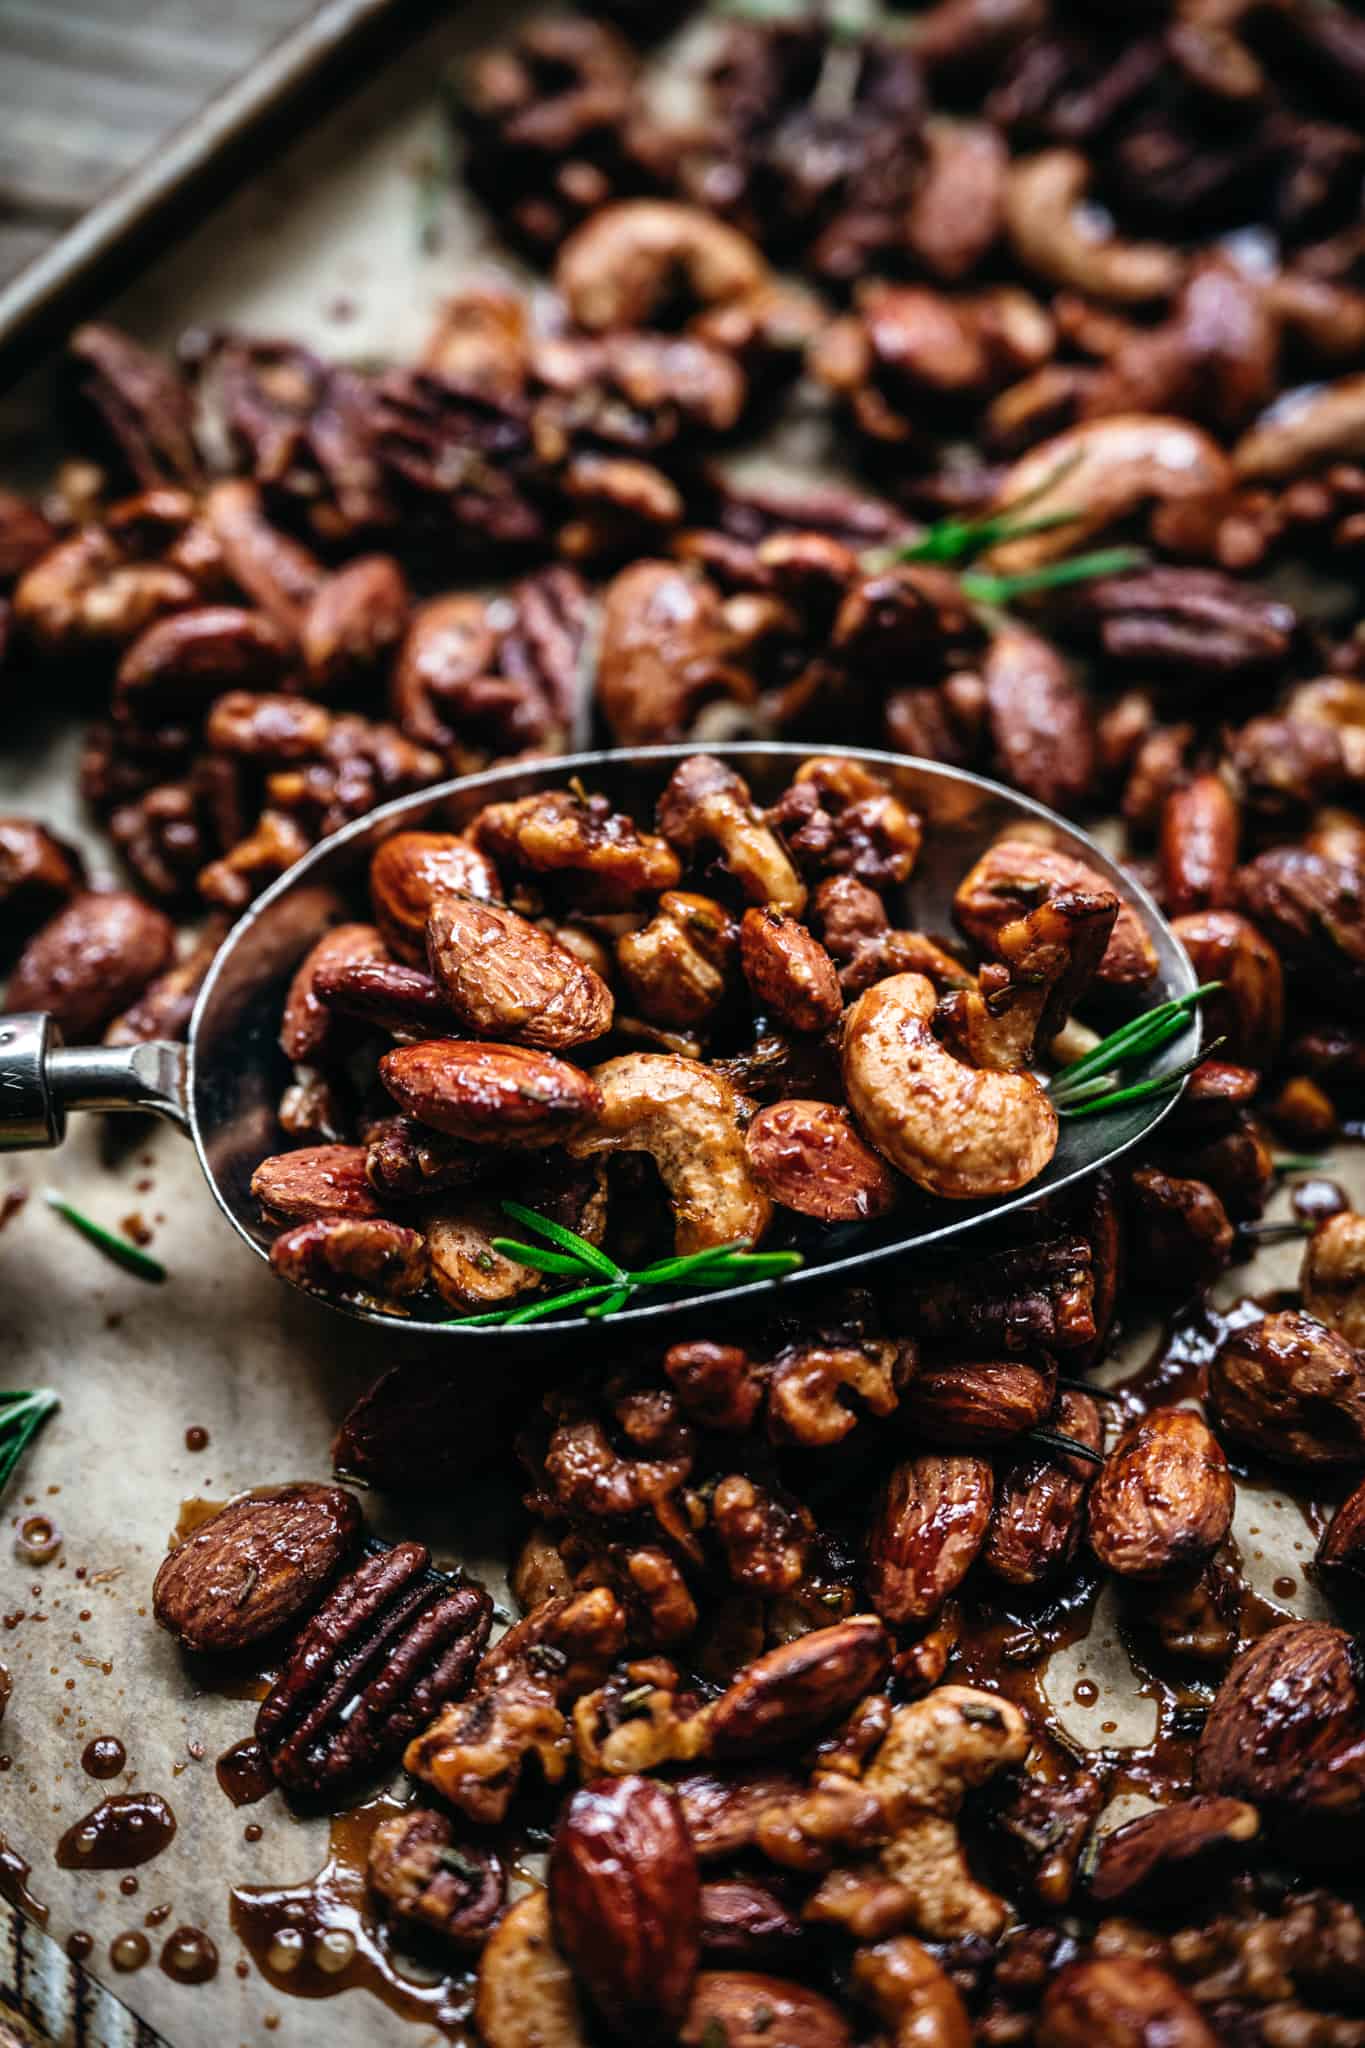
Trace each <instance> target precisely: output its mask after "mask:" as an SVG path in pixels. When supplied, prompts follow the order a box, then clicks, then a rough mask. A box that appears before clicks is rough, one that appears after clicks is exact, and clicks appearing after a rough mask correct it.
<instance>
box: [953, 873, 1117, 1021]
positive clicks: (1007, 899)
mask: <svg viewBox="0 0 1365 2048" xmlns="http://www.w3.org/2000/svg"><path fill="white" fill-rule="evenodd" d="M1068 890H1078V891H1080V892H1081V893H1082V894H1085V895H1107V894H1109V893H1111V890H1110V884H1109V883H1108V881H1107V880H1106V879H1105V877H1104V876H1103V875H1102V874H1100V873H1099V872H1098V870H1096V869H1095V868H1091V867H1087V866H1086V864H1085V862H1084V861H1081V860H1077V859H1076V858H1075V856H1074V855H1073V854H1069V853H1063V852H1061V851H1060V850H1059V849H1058V848H1056V847H1051V846H1036V845H1034V844H1033V843H1032V841H1030V840H1025V839H999V840H997V841H996V843H995V845H994V846H992V847H990V848H989V849H988V850H987V851H986V852H985V853H984V854H983V855H982V856H981V858H980V860H979V861H978V862H977V863H976V866H975V867H974V868H972V869H971V871H970V872H969V873H968V874H967V875H965V876H964V877H963V879H962V881H961V882H960V883H959V884H958V888H957V893H956V895H955V896H954V897H953V915H954V916H955V918H956V919H957V922H958V923H959V924H960V925H961V927H962V929H963V931H964V932H966V934H967V936H968V938H969V939H971V940H972V941H973V942H974V943H975V944H976V945H977V946H979V947H980V948H981V950H982V952H983V953H993V952H994V951H995V944H996V940H997V938H998V936H999V934H1000V932H1001V930H1002V929H1003V928H1004V927H1005V926H1007V925H1009V924H1012V923H1014V922H1015V921H1016V920H1018V919H1019V918H1020V917H1022V916H1024V915H1025V914H1026V913H1027V912H1028V911H1030V910H1032V909H1034V908H1035V907H1036V905H1037V904H1039V903H1040V902H1043V901H1045V900H1046V899H1047V898H1048V897H1050V896H1055V895H1060V894H1062V893H1063V892H1065V891H1068ZM1156 970H1157V957H1156V948H1155V947H1154V946H1153V944H1152V941H1151V939H1150V938H1149V937H1148V935H1147V931H1146V929H1145V927H1144V925H1143V923H1142V920H1141V918H1140V917H1139V916H1138V914H1137V912H1136V910H1134V908H1133V906H1132V904H1131V903H1126V902H1123V901H1122V900H1120V904H1119V914H1118V916H1117V918H1116V919H1115V921H1114V928H1113V931H1112V932H1111V934H1110V937H1109V944H1108V946H1107V947H1106V948H1105V952H1104V958H1103V959H1102V960H1101V962H1100V965H1099V968H1098V969H1097V971H1096V977H1095V978H1096V980H1097V981H1098V982H1099V983H1100V984H1101V985H1102V986H1103V987H1105V988H1113V989H1123V990H1140V989H1143V988H1145V987H1146V986H1147V984H1148V983H1149V982H1150V981H1151V979H1152V977H1153V975H1154V974H1155V973H1156Z"/></svg>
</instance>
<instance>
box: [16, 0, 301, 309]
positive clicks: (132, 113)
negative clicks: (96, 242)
mask: <svg viewBox="0 0 1365 2048" xmlns="http://www.w3.org/2000/svg"><path fill="white" fill-rule="evenodd" d="M315 4H316V0H0V284H3V283H4V282H6V281H7V280H8V279H9V278H11V277H14V276H16V275H17V274H18V272H19V271H20V270H21V269H22V268H23V266H24V265H25V264H26V263H27V262H29V261H30V260H31V259H32V258H33V257H34V256H36V255H37V254H38V253H39V252H40V251H41V250H42V249H44V248H45V247H46V246H47V245H48V243H49V242H51V241H52V240H53V239H54V238H55V237H56V236H57V235H58V234H60V233H61V232H62V230H63V229H64V228H66V227H69V226H70V225H71V223H72V221H73V220H75V219H77V218H78V217H79V215H80V214H82V213H83V212H84V211H85V209H86V208H87V207H88V206H90V205H91V204H92V203H93V202H94V201H95V200H96V199H98V198H100V197H101V196H102V195H103V194H104V193H105V192H106V191H107V190H108V189H109V188H110V186H111V185H113V184H114V183H115V182H116V181H117V180H118V179H119V178H121V177H122V176H124V175H125V173H126V172H128V171H130V170H132V169H133V167H134V166H135V165H136V164H138V163H140V162H141V161H142V160H143V159H144V158H145V157H146V156H148V155H149V154H150V153H151V152H152V151H153V150H154V149H155V148H156V146H157V143H158V141H159V140H161V139H163V138H164V137H166V136H168V135H170V134H172V133H173V132H174V131H175V130H176V129H177V128H178V127H180V126H181V124H182V123H183V122H185V121H187V120H188V119H189V118H190V117H191V115H193V114H194V113H196V112H197V111H198V109H199V108H200V107H202V106H204V105H205V103H206V102H207V101H208V100H210V99H212V98H213V97H214V95H215V94H217V93H218V92H221V90H222V89H223V87H224V86H225V85H227V84H228V83H229V82H230V81H231V80H232V79H233V78H236V77H237V76H239V75H240V74H241V73H242V72H243V71H245V70H246V69H247V68H248V66H249V65H250V64H251V63H252V62H253V61H254V60H255V59H256V58H257V57H258V56H259V55H260V54H261V52H262V51H263V50H265V49H267V48H268V47H269V45H270V44H271V43H273V42H274V41H276V39H277V38H278V37H280V36H281V35H283V34H284V33H285V32H286V31H287V30H288V29H290V28H292V27H294V26H295V25H296V24H297V23H298V22H300V21H302V20H304V19H306V17H307V16H308V15H309V14H311V13H312V12H313V10H314V6H315Z"/></svg>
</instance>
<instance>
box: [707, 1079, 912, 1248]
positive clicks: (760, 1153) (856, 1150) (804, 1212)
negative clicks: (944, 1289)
mask: <svg viewBox="0 0 1365 2048" xmlns="http://www.w3.org/2000/svg"><path fill="white" fill-rule="evenodd" d="M744 1151H745V1156H746V1157H747V1159H748V1161H749V1171H750V1173H751V1174H752V1176H753V1178H754V1180H755V1181H756V1183H757V1184H758V1186H759V1187H760V1188H762V1190H763V1192H764V1194H765V1195H767V1196H768V1197H769V1198H770V1199H771V1200H772V1201H774V1202H777V1203H778V1204H780V1206H781V1207H782V1208H784V1209H794V1210H795V1211H796V1212H797V1214H798V1215H801V1216H814V1217H816V1218H817V1219H818V1220H819V1221H820V1222H821V1223H864V1222H870V1221H872V1220H873V1218H875V1217H878V1216H885V1215H887V1214H889V1212H890V1211H891V1210H892V1209H893V1208H894V1207H895V1205H896V1199H897V1185H898V1184H897V1181H896V1176H895V1174H894V1173H893V1172H892V1171H891V1169H890V1167H889V1166H888V1165H887V1163H886V1161H885V1160H884V1159H882V1158H881V1157H880V1156H879V1154H877V1153H876V1152H874V1151H873V1150H872V1147H871V1146H870V1145H869V1144H868V1143H867V1142H866V1140H865V1139H864V1138H863V1137H862V1136H861V1135H860V1134H859V1132H858V1130H857V1128H856V1126H855V1125H854V1122H853V1119H852V1117H850V1115H849V1113H848V1111H847V1110H846V1109H841V1108H840V1107H839V1106H838V1104H837V1103H833V1102H803V1101H799V1100H795V1099H788V1100H786V1101H783V1102H772V1103H769V1104H768V1106H767V1108H766V1109H761V1110H760V1111H759V1112H758V1115H757V1116H756V1117H754V1118H753V1119H752V1121H751V1122H750V1124H749V1127H748V1129H747V1130H746V1131H745V1133H744Z"/></svg>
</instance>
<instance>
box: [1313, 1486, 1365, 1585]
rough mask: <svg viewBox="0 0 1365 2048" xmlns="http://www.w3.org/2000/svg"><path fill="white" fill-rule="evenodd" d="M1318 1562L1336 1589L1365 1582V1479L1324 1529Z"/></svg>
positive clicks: (1326, 1581) (1320, 1574)
mask: <svg viewBox="0 0 1365 2048" xmlns="http://www.w3.org/2000/svg"><path fill="white" fill-rule="evenodd" d="M1316 1564H1317V1573H1318V1577H1319V1578H1320V1579H1321V1580H1322V1581H1323V1583H1324V1584H1325V1585H1327V1586H1331V1587H1332V1588H1333V1590H1336V1589H1337V1587H1339V1586H1345V1585H1353V1586H1355V1587H1357V1588H1358V1587H1360V1586H1361V1585H1365V1480H1362V1481H1361V1483H1360V1485H1359V1486H1358V1487H1357V1488H1356V1490H1355V1492H1354V1493H1352V1494H1350V1495H1349V1496H1348V1497H1347V1498H1346V1499H1345V1500H1344V1501H1343V1502H1342V1503H1341V1506H1340V1507H1339V1508H1338V1509H1337V1511H1336V1513H1335V1514H1334V1515H1333V1517H1332V1519H1331V1521H1330V1522H1329V1523H1328V1525H1327V1527H1326V1528H1325V1529H1324V1530H1323V1533H1322V1541H1321V1542H1320V1543H1319V1545H1318V1554H1317V1559H1316Z"/></svg>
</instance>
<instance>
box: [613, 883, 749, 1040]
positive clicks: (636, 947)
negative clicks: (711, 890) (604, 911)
mask: <svg viewBox="0 0 1365 2048" xmlns="http://www.w3.org/2000/svg"><path fill="white" fill-rule="evenodd" d="M737 939H738V934H737V933H736V930H735V925H734V920H733V918H732V917H731V916H730V913H729V911H728V910H726V908H725V906H724V904H722V903H717V902H716V900H715V898H714V897H712V896H698V895H694V894H693V893H692V892H691V891H689V890H685V889H668V890H666V891H665V892H664V894H663V895H662V896H661V897H660V898H659V902H658V907H657V909H656V910H655V912H654V915H653V916H652V917H651V918H650V920H649V922H648V924H644V925H641V927H640V928H639V930H638V931H633V932H626V933H624V934H623V935H622V937H621V938H620V939H619V940H618V941H617V946H616V961H617V966H618V967H619V969H620V972H621V979H622V980H623V982H624V983H625V985H626V987H627V989H628V990H629V992H630V995H631V998H632V1000H633V1001H634V1003H635V1005H636V1007H637V1008H638V1009H639V1011H640V1012H641V1014H642V1015H643V1016H645V1017H648V1018H650V1019H652V1021H653V1022H654V1023H656V1024H667V1025H671V1026H673V1027H674V1028H675V1029H677V1030H687V1029H689V1028H691V1027H692V1026H694V1025H698V1024H704V1023H705V1022H706V1019H707V1018H708V1017H709V1016H710V1015H711V1013H712V1012H713V1011H714V1010H715V1009H717V1008H718V1007H719V1005H720V1004H721V1003H722V1002H723V1001H724V999H725V995H726V992H727V990H728V987H729V970H730V966H731V963H732V961H733V960H734V957H735V950H736V945H737Z"/></svg>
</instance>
